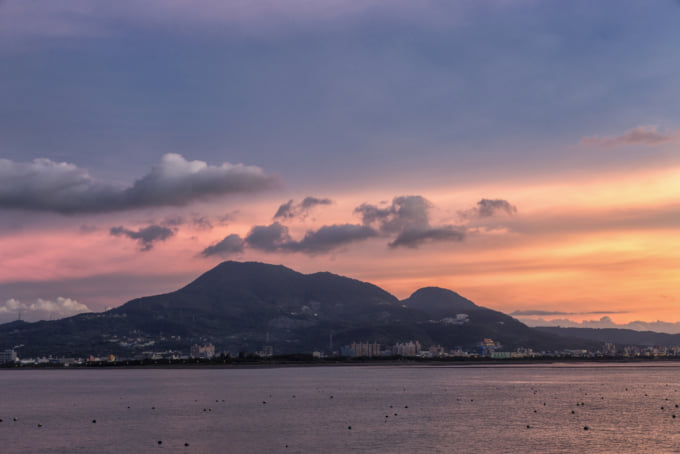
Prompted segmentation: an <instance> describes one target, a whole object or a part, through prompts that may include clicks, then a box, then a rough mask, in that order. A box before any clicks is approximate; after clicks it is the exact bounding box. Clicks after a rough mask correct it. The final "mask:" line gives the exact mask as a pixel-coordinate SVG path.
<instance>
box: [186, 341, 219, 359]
mask: <svg viewBox="0 0 680 454" xmlns="http://www.w3.org/2000/svg"><path fill="white" fill-rule="evenodd" d="M190 356H191V357H192V358H202V359H211V358H213V357H214V356H215V346H214V345H213V344H205V345H197V344H194V345H192V346H191V350H190Z"/></svg>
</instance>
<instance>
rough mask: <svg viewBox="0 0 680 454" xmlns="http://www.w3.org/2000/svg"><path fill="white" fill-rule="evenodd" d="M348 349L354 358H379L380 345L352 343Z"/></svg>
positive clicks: (374, 343) (375, 343)
mask: <svg viewBox="0 0 680 454" xmlns="http://www.w3.org/2000/svg"><path fill="white" fill-rule="evenodd" d="M350 348H351V349H352V351H353V352H354V356H367V357H369V358H370V357H373V356H380V344H379V343H377V342H372V343H371V342H352V345H350Z"/></svg>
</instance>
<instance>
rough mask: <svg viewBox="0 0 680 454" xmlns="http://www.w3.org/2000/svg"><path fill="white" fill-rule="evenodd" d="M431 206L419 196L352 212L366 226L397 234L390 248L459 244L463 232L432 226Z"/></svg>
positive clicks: (396, 199) (365, 204) (463, 236)
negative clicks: (434, 243)
mask: <svg viewBox="0 0 680 454" xmlns="http://www.w3.org/2000/svg"><path fill="white" fill-rule="evenodd" d="M431 208H432V204H431V203H430V202H429V201H428V200H427V199H425V198H424V197H422V196H419V195H411V196H401V197H395V198H394V200H392V204H391V205H386V206H384V207H380V206H377V205H370V204H368V203H364V204H362V205H360V206H359V207H357V208H355V209H354V212H355V213H358V214H360V215H361V220H362V222H363V224H364V225H366V226H373V225H376V226H377V228H378V229H379V230H380V232H382V233H383V234H386V235H394V234H396V238H395V239H394V240H393V241H392V242H390V243H389V244H388V246H389V247H391V248H398V247H408V248H418V247H419V246H421V245H422V244H423V243H426V242H451V241H462V240H463V239H464V238H465V233H464V232H463V230H462V229H459V228H457V227H454V226H451V225H444V226H431V225H430V219H429V211H430V209H431Z"/></svg>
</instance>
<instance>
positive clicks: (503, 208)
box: [475, 199, 517, 218]
mask: <svg viewBox="0 0 680 454" xmlns="http://www.w3.org/2000/svg"><path fill="white" fill-rule="evenodd" d="M475 210H476V213H477V215H478V216H479V217H482V218H486V217H491V216H494V215H496V214H498V213H505V214H509V215H513V214H515V213H517V207H515V206H514V205H511V204H510V202H508V201H507V200H503V199H482V200H480V201H479V202H477V206H476V207H475Z"/></svg>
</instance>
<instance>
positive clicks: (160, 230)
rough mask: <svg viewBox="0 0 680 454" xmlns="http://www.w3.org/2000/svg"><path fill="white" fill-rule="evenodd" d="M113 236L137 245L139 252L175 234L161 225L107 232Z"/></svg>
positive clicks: (113, 228) (123, 228) (118, 228)
mask: <svg viewBox="0 0 680 454" xmlns="http://www.w3.org/2000/svg"><path fill="white" fill-rule="evenodd" d="M109 232H110V233H111V235H113V236H126V237H128V238H130V239H133V240H136V241H137V242H138V243H139V246H140V250H142V251H149V250H151V249H152V248H153V245H154V243H155V242H157V241H165V240H167V239H168V238H170V237H171V236H173V235H174V234H175V232H174V231H173V230H172V229H169V228H168V227H164V226H161V225H155V224H153V225H150V226H147V227H143V228H141V229H139V230H137V231H135V230H131V229H127V228H125V227H122V226H119V227H112V228H111V230H110V231H109Z"/></svg>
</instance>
